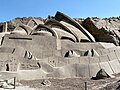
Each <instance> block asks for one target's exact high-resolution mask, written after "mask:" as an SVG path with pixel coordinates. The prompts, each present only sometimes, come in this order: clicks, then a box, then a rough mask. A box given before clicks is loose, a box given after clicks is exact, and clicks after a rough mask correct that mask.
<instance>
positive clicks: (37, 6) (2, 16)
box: [0, 0, 120, 22]
mask: <svg viewBox="0 0 120 90" xmlns="http://www.w3.org/2000/svg"><path fill="white" fill-rule="evenodd" d="M57 11H61V12H63V13H65V14H66V15H68V16H70V17H72V18H76V17H79V18H86V17H94V16H96V17H100V18H103V17H112V16H120V0H1V2H0V22H4V21H8V20H12V19H14V18H16V17H29V16H32V17H43V18H47V16H48V15H53V16H54V15H55V13H56V12H57Z"/></svg>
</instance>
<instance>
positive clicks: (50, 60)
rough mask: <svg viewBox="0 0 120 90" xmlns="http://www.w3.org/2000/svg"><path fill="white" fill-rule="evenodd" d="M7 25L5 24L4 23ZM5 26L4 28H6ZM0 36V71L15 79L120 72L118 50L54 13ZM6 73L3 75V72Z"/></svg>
mask: <svg viewBox="0 0 120 90" xmlns="http://www.w3.org/2000/svg"><path fill="white" fill-rule="evenodd" d="M5 25H6V24H5ZM6 26H7V25H6ZM4 29H5V30H3V32H1V33H0V37H1V39H0V40H1V47H0V71H1V73H9V74H10V75H11V77H12V76H16V77H17V78H18V79H38V78H72V77H93V76H95V75H96V74H97V73H98V72H99V71H100V70H101V69H102V70H103V69H104V70H105V71H106V73H107V75H113V74H118V73H120V47H119V46H117V45H116V44H115V43H114V41H112V42H111V43H110V42H109V41H106V42H102V41H101V42H98V41H97V40H98V39H97V40H96V37H97V36H96V37H94V35H95V34H93V33H91V31H89V30H86V29H85V28H84V27H83V26H82V25H81V24H80V23H78V22H77V21H75V20H74V19H72V18H70V17H69V16H67V15H65V14H63V13H61V12H57V13H56V15H55V16H54V17H51V16H49V17H48V18H47V19H46V20H44V21H42V20H39V19H35V18H32V19H31V20H29V22H28V23H26V24H23V23H21V24H18V25H17V26H16V27H15V29H14V30H12V31H8V30H7V28H4ZM4 71H6V72H4Z"/></svg>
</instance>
